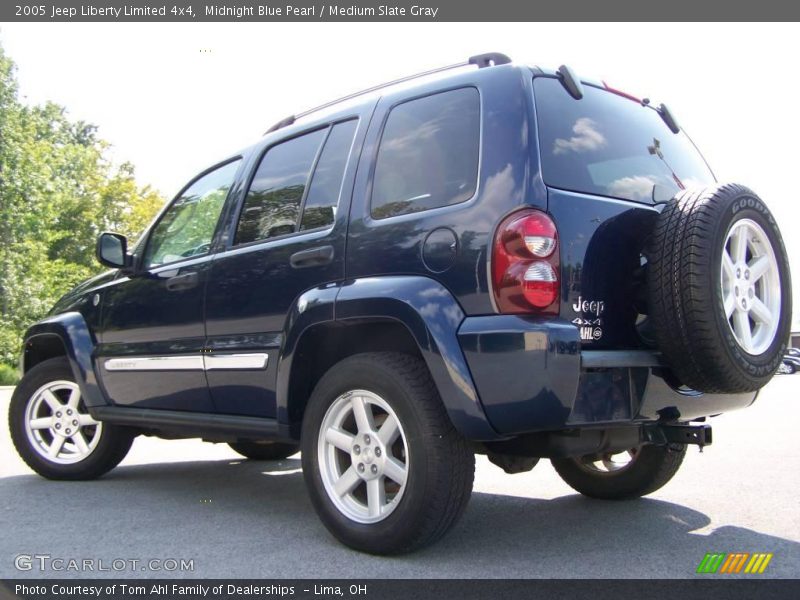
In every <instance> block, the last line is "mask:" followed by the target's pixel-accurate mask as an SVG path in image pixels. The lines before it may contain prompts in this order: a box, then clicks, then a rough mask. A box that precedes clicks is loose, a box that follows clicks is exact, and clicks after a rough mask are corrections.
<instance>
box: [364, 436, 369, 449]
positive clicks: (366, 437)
mask: <svg viewBox="0 0 800 600" xmlns="http://www.w3.org/2000/svg"><path fill="white" fill-rule="evenodd" d="M364 443H365V444H367V446H369V443H370V438H369V436H368V435H365V436H364Z"/></svg>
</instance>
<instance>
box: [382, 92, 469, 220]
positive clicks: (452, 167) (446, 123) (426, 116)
mask: <svg viewBox="0 0 800 600" xmlns="http://www.w3.org/2000/svg"><path fill="white" fill-rule="evenodd" d="M479 150H480V97H479V95H478V90H476V89H475V88H462V89H457V90H451V91H447V92H441V93H438V94H434V95H432V96H426V97H425V98H418V99H416V100H410V101H408V102H404V103H403V104H399V105H398V106H396V107H394V108H393V109H392V110H391V112H390V113H389V117H388V118H387V120H386V125H385V127H384V129H383V135H382V137H381V142H380V147H379V148H378V157H377V160H376V163H375V176H374V180H373V188H372V206H371V214H372V217H373V218H374V219H384V218H387V217H393V216H396V215H404V214H408V213H413V212H418V211H422V210H429V209H431V208H438V207H440V206H449V205H451V204H458V203H459V202H464V201H466V200H469V199H470V198H471V197H472V196H473V195H474V194H475V190H476V188H477V182H478V155H479Z"/></svg>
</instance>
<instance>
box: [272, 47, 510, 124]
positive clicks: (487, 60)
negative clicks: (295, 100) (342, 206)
mask: <svg viewBox="0 0 800 600" xmlns="http://www.w3.org/2000/svg"><path fill="white" fill-rule="evenodd" d="M510 62H511V59H510V58H509V57H508V56H506V55H505V54H502V53H500V52H486V53H485V54H476V55H475V56H470V57H469V58H468V59H467V61H466V62H460V63H456V64H453V65H447V66H445V67H438V68H436V69H430V70H428V71H423V72H421V73H416V74H414V75H408V76H407V77H401V78H400V79H394V80H392V81H387V82H386V83H381V84H380V85H375V86H373V87H371V88H367V89H365V90H361V91H360V92H355V93H353V94H348V95H347V96H343V97H341V98H338V99H336V100H332V101H330V102H326V103H325V104H320V105H319V106H315V107H314V108H310V109H308V110H304V111H303V112H301V113H298V114H296V115H290V116H288V117H286V118H285V119H281V120H280V121H278V122H277V123H275V125H273V126H272V127H270V128H269V129H267V131H265V132H264V135H267V134H268V133H272V132H273V131H277V130H278V129H283V128H284V127H288V126H289V125H292V124H293V123H294V122H295V121H296V120H297V119H299V118H301V117H305V116H307V115H310V114H311V113H315V112H317V111H319V110H323V109H325V108H328V107H329V106H333V105H335V104H339V103H340V102H344V101H346V100H350V99H352V98H357V97H358V96H363V95H364V94H369V93H371V92H374V91H377V90H380V89H382V88H385V87H389V86H391V85H395V84H398V83H404V82H406V81H411V80H412V79H417V78H419V77H425V76H426V75H433V74H434V73H440V72H442V71H449V70H450V69H458V68H460V67H467V66H469V65H476V66H477V67H478V68H479V69H484V68H486V67H496V66H499V65H507V64H508V63H510Z"/></svg>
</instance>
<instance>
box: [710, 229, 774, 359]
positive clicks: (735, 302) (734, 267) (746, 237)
mask: <svg viewBox="0 0 800 600" xmlns="http://www.w3.org/2000/svg"><path fill="white" fill-rule="evenodd" d="M720 285H721V288H722V300H723V306H724V307H725V318H726V319H727V320H728V326H729V327H730V328H731V331H732V332H733V335H734V337H735V338H736V341H737V342H738V344H739V346H741V348H742V350H744V351H745V352H747V353H749V354H754V355H758V354H762V353H764V352H766V350H767V349H768V348H769V347H770V345H771V344H772V342H773V340H774V339H775V335H776V334H777V332H778V325H779V322H780V316H781V280H780V273H779V271H778V260H777V258H776V255H775V250H774V249H773V247H772V244H771V243H770V241H769V238H768V237H767V234H766V233H765V232H764V230H763V229H762V228H761V226H760V225H759V224H758V223H756V222H755V221H752V220H751V219H740V220H739V221H735V222H734V223H733V224H732V225H731V227H730V229H729V230H728V235H727V236H725V245H724V247H723V249H722V264H721V266H720Z"/></svg>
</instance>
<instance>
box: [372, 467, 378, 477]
mask: <svg viewBox="0 0 800 600" xmlns="http://www.w3.org/2000/svg"><path fill="white" fill-rule="evenodd" d="M371 471H372V474H373V475H374V474H375V473H377V472H378V465H372V469H371Z"/></svg>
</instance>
